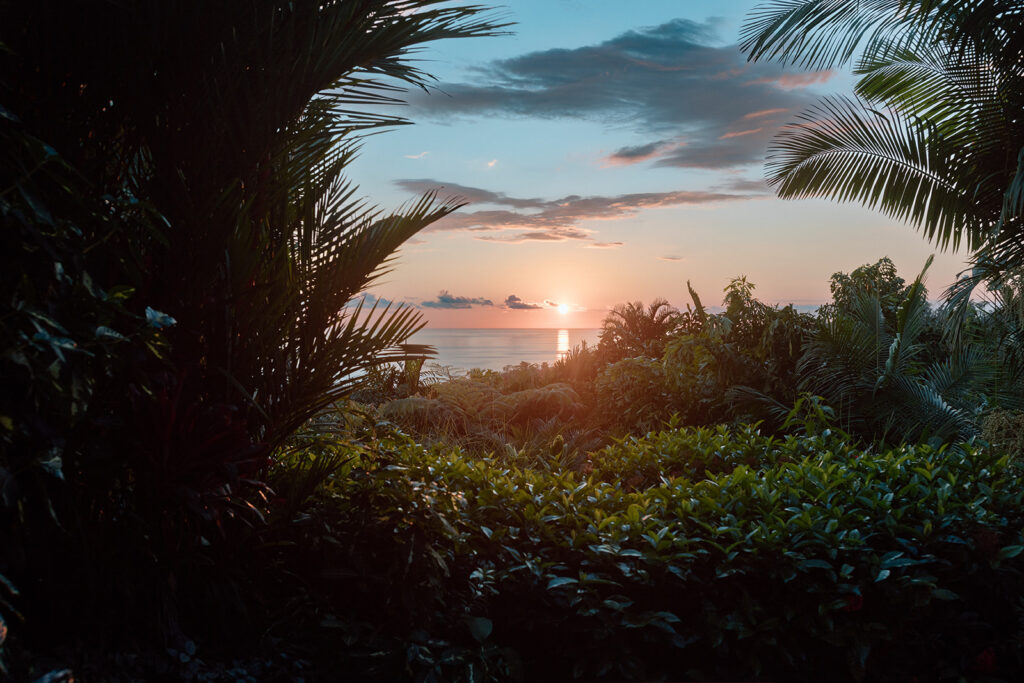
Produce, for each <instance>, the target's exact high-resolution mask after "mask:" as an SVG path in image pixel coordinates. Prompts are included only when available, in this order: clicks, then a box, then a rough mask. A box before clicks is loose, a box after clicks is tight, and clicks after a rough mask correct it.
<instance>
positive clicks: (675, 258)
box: [658, 256, 683, 261]
mask: <svg viewBox="0 0 1024 683" xmlns="http://www.w3.org/2000/svg"><path fill="white" fill-rule="evenodd" d="M658 258H659V259H661V260H662V261H682V260H683V257H682V256H659V257H658Z"/></svg>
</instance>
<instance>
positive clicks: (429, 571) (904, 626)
mask: <svg viewBox="0 0 1024 683" xmlns="http://www.w3.org/2000/svg"><path fill="white" fill-rule="evenodd" d="M376 450H377V451H378V452H379V455H377V456H370V455H368V454H365V453H364V455H363V456H361V458H362V459H361V460H360V461H359V462H358V463H357V464H356V465H355V466H354V467H353V469H352V470H351V472H350V474H349V476H347V477H345V478H343V479H339V480H337V481H336V482H335V483H334V484H332V487H330V488H328V489H325V490H324V491H323V492H322V493H321V496H320V498H319V499H318V502H317V504H316V508H315V514H314V515H313V518H314V519H317V520H319V521H318V522H317V524H321V525H323V527H322V528H321V531H320V532H318V533H319V534H320V540H319V541H316V542H312V541H310V542H309V543H308V544H307V542H306V541H303V543H302V544H301V545H303V546H304V547H306V546H307V545H308V546H309V547H317V548H320V552H324V553H325V554H324V555H322V556H320V557H318V558H316V560H315V561H312V560H310V561H306V562H305V563H304V566H305V567H307V569H301V568H299V569H298V570H297V571H298V572H299V574H300V575H301V574H302V573H303V572H305V573H306V574H307V575H308V573H309V571H310V569H308V568H309V567H320V568H330V571H331V572H334V573H335V574H344V573H345V572H348V571H349V570H351V571H352V572H354V575H353V576H349V578H347V579H345V581H344V582H342V583H336V584H335V585H334V587H332V586H331V585H328V584H329V583H330V582H324V581H321V582H320V588H321V590H323V591H324V592H323V593H322V594H321V600H322V601H323V602H322V603H321V604H322V605H337V606H338V607H337V608H336V609H339V610H341V609H342V608H344V609H347V610H349V612H348V613H349V614H360V613H361V614H366V615H370V614H375V615H376V617H373V618H376V619H379V620H380V623H388V624H391V625H392V627H393V629H395V630H393V631H392V632H394V633H402V632H403V629H405V632H406V633H408V632H409V629H412V625H411V624H412V623H413V622H415V623H416V624H421V625H424V626H423V628H427V625H429V630H430V633H431V636H432V637H434V638H435V639H436V641H437V642H439V643H442V642H443V643H446V645H445V647H451V648H455V650H458V651H459V652H463V653H468V652H474V653H479V652H480V651H481V647H482V646H483V645H484V644H486V645H493V646H494V647H499V646H500V648H499V650H500V651H501V652H503V653H504V654H502V655H501V656H500V658H499V659H500V661H501V662H503V663H504V664H502V666H503V667H506V668H509V667H511V668H514V667H513V666H512V665H511V664H509V663H510V662H513V661H514V660H515V659H516V657H515V656H513V655H511V654H509V652H508V650H507V649H505V650H501V648H510V649H511V650H512V651H514V652H515V653H517V657H518V658H519V659H521V661H522V663H523V666H524V667H525V670H526V674H525V676H526V678H527V679H528V680H567V679H569V678H571V677H573V676H584V677H587V678H590V679H596V678H609V677H610V678H613V679H650V680H657V679H670V680H687V679H690V680H693V679H696V680H707V679H755V678H761V679H775V680H825V679H828V680H883V681H888V680H893V681H897V680H901V681H905V680H907V679H909V678H911V677H913V676H916V677H918V678H919V679H921V680H927V679H939V678H951V677H952V678H955V677H958V676H964V677H970V676H974V675H977V674H979V672H982V673H984V670H985V667H988V669H987V670H988V672H990V673H993V674H996V675H998V676H1000V677H1002V678H1004V679H1013V678H1015V677H1017V676H1019V675H1020V674H1021V673H1022V672H1024V666H1022V662H1021V659H1020V655H1019V654H1018V647H1017V643H1018V642H1019V641H1018V638H1020V637H1021V636H1022V635H1024V634H1022V633H1021V627H1020V621H1019V619H1020V617H1021V616H1024V612H1022V610H1021V604H1020V599H1019V595H1020V594H1021V592H1022V589H1024V586H1022V581H1021V574H1020V570H1021V569H1022V568H1024V555H1022V554H1021V551H1022V550H1024V545H1022V538H1021V528H1022V526H1024V521H1022V518H1021V502H1022V499H1024V486H1022V485H1021V484H1024V481H1022V480H1021V479H1022V478H1021V475H1020V473H1019V472H1017V471H1016V470H1014V469H1011V468H1010V467H1009V460H1008V459H1007V458H1006V457H996V456H993V455H990V454H987V453H985V452H979V451H976V450H973V449H971V448H969V447H966V448H965V451H966V456H964V455H962V454H959V453H953V452H951V451H947V450H935V449H932V448H929V447H925V446H908V447H904V448H900V449H895V450H892V451H886V452H884V453H875V452H871V451H861V450H856V449H853V448H851V447H850V446H849V445H847V444H845V443H844V442H843V441H842V440H841V439H840V438H837V437H835V436H822V435H819V436H814V437H805V438H797V437H788V438H786V439H781V440H780V439H773V438H771V437H765V436H761V435H759V434H757V433H756V431H755V430H753V429H749V428H748V429H741V430H739V431H736V432H730V431H728V430H725V429H724V428H722V429H716V430H681V431H680V430H669V431H665V432H661V433H659V434H654V435H650V436H649V437H646V438H644V439H633V440H630V441H624V442H622V443H618V444H616V445H614V446H612V447H610V448H609V449H606V450H605V451H602V452H601V453H599V454H597V456H596V457H595V461H594V473H593V476H590V477H587V478H585V479H580V478H578V477H577V476H576V475H575V474H573V473H572V472H547V471H542V470H537V469H517V468H513V467H507V466H502V465H498V464H497V463H496V462H492V461H488V460H486V459H470V458H467V457H466V456H465V455H463V454H462V453H461V452H459V451H457V450H443V449H433V450H426V449H424V448H422V447H420V446H416V445H414V444H411V443H409V444H404V445H403V444H400V443H396V444H392V445H391V446H388V447H385V448H381V447H377V448H376ZM629 472H640V473H642V474H643V478H642V479H641V480H640V481H635V482H632V483H630V484H626V483H624V482H622V481H621V478H622V477H624V476H626V474H627V473H629ZM366 510H373V511H374V514H373V515H366V514H365V511H366ZM327 541H330V542H327ZM355 577H361V578H355ZM346 582H347V583H346ZM343 585H344V589H341V587H342V586H343ZM371 589H372V590H373V591H377V593H376V596H375V597H374V598H373V599H372V600H371V599H370V598H369V597H368V594H367V591H370V590H371ZM442 603H443V604H442ZM322 609H326V607H322ZM360 610H362V611H360ZM374 610H376V611H374ZM339 613H340V612H339ZM367 618H371V617H369V616H367ZM467 619H485V620H486V621H487V623H488V624H489V625H490V629H489V630H488V634H487V636H486V638H485V640H484V641H483V643H481V642H478V641H476V640H474V638H473V637H472V635H471V634H470V633H469V629H467V627H466V623H467V621H466V620H467ZM460 648H461V649H460ZM474 648H475V649H474ZM492 652H493V651H492ZM466 656H469V655H466ZM473 656H477V655H473ZM467 661H468V660H467ZM492 661H493V660H492ZM979 667H980V668H979ZM510 670H511V669H510Z"/></svg>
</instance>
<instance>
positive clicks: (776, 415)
mask: <svg viewBox="0 0 1024 683" xmlns="http://www.w3.org/2000/svg"><path fill="white" fill-rule="evenodd" d="M930 264H931V259H929V261H928V263H927V264H926V265H925V268H924V270H923V271H922V272H921V274H920V275H918V277H917V278H916V279H915V280H914V282H913V283H911V285H910V286H909V287H908V288H907V289H906V290H905V291H904V292H903V293H902V295H901V296H900V300H899V302H898V306H897V309H896V314H895V317H894V319H890V317H889V316H887V315H886V311H885V306H884V301H883V299H882V298H881V297H880V292H878V291H868V290H859V291H854V292H853V293H852V294H850V295H849V297H848V299H847V303H846V305H844V306H837V307H834V308H833V310H832V312H831V313H830V314H827V315H824V316H822V317H821V318H820V323H819V327H818V329H817V330H816V331H815V332H814V333H813V334H812V335H811V336H810V337H809V338H808V340H807V341H806V342H805V344H804V347H803V353H802V355H801V357H800V360H799V362H798V364H797V375H798V377H799V379H798V382H797V389H798V391H799V392H801V393H802V394H804V395H807V396H815V397H819V398H821V399H824V403H825V404H827V405H828V406H830V407H831V408H833V409H834V410H835V411H836V418H837V420H838V422H839V426H840V427H842V428H843V429H844V430H846V431H849V432H851V433H854V434H856V435H858V436H861V437H863V438H866V439H868V440H876V439H877V440H882V441H886V442H890V443H899V442H901V441H907V440H911V441H920V440H928V441H931V442H933V443H935V444H941V443H948V442H956V441H963V440H966V439H969V438H971V437H973V436H976V435H977V434H978V433H979V420H978V417H979V411H980V410H982V409H983V408H984V407H985V406H986V405H988V404H995V405H1008V406H1015V405H1017V403H1018V401H1019V396H1020V386H1019V384H1017V385H1013V384H1011V383H1008V382H1005V381H1001V380H1002V379H1003V378H1001V377H1000V372H1001V370H1000V366H1001V363H1000V361H999V358H998V356H997V354H996V353H995V352H994V351H995V350H994V349H993V348H992V347H991V346H986V345H984V344H965V345H963V346H962V347H961V348H960V349H957V350H954V351H953V352H951V353H949V354H945V355H944V356H943V357H941V358H938V359H935V358H930V357H929V355H930V352H932V351H934V349H930V348H929V346H930V345H929V343H928V340H927V333H928V329H929V327H931V326H932V325H933V323H932V321H931V320H930V316H931V312H930V310H929V306H928V303H927V300H926V290H925V288H924V283H923V279H924V274H925V272H926V271H927V269H928V266H929V265H930ZM730 398H731V399H732V400H733V401H734V403H736V404H738V405H740V406H742V407H743V408H744V409H745V410H747V411H750V412H751V413H753V414H755V415H757V416H759V417H764V418H767V419H769V420H771V421H773V422H775V423H778V422H781V421H782V419H783V418H785V416H786V414H787V413H788V412H789V410H790V408H789V406H787V405H785V404H783V403H781V402H779V401H778V400H777V399H774V398H771V397H769V396H767V395H765V394H764V393H762V392H760V391H757V390H755V389H752V388H750V387H735V388H734V389H733V390H732V391H731V393H730Z"/></svg>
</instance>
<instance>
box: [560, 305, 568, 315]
mask: <svg viewBox="0 0 1024 683" xmlns="http://www.w3.org/2000/svg"><path fill="white" fill-rule="evenodd" d="M558 312H559V313H561V314H562V315H565V314H566V313H568V312H569V304H558Z"/></svg>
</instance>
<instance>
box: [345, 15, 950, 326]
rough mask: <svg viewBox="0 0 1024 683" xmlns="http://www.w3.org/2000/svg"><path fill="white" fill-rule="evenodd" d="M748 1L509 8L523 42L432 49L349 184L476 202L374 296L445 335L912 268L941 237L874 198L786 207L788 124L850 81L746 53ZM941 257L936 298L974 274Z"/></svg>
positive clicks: (933, 277) (379, 199)
mask: <svg viewBox="0 0 1024 683" xmlns="http://www.w3.org/2000/svg"><path fill="white" fill-rule="evenodd" d="M756 4H757V3H756V2H753V1H751V0H717V1H716V2H714V3H710V2H692V1H686V0H634V2H630V3H623V2H613V1H606V0H513V2H511V3H510V4H509V6H506V7H505V8H502V9H500V10H499V11H498V14H499V16H501V17H507V18H508V19H511V20H513V21H515V22H517V24H516V26H515V27H513V29H512V30H513V31H514V35H509V36H503V37H494V38H486V39H474V40H464V41H447V42H443V43H438V44H435V45H434V46H433V47H431V48H430V49H429V50H427V51H425V52H423V53H422V54H420V55H419V58H421V59H424V60H429V61H427V62H425V63H424V65H423V66H424V67H425V69H426V70H427V71H428V72H430V73H432V74H433V75H435V76H436V77H437V78H438V85H437V89H435V90H434V91H433V92H431V93H429V94H424V93H410V94H409V95H408V99H409V106H408V107H406V108H405V109H404V111H403V114H404V115H405V116H407V117H408V118H410V119H412V120H413V121H414V122H415V125H413V126H406V127H402V128H400V129H398V130H395V131H391V132H388V133H385V134H382V135H376V136H372V137H371V138H369V139H368V140H367V141H366V143H365V144H364V146H363V151H362V156H361V158H360V159H359V160H358V161H357V162H356V163H355V164H354V165H353V167H352V171H351V174H352V177H353V179H354V180H355V181H357V182H358V183H359V184H360V186H361V190H362V193H363V194H365V195H366V196H367V197H368V198H369V200H370V201H372V202H373V203H375V204H377V205H379V206H381V207H382V208H396V207H398V206H400V205H401V204H402V203H403V202H407V201H410V200H411V199H413V198H415V197H416V196H417V195H418V194H420V193H422V192H424V191H427V190H433V189H436V190H439V191H440V193H441V194H442V195H443V196H449V195H457V196H460V197H462V198H464V199H465V200H466V201H468V202H470V204H469V205H468V206H466V207H464V208H463V209H461V210H460V211H459V212H457V213H456V214H454V215H453V216H450V217H449V218H447V219H445V220H443V221H440V222H438V223H436V224H434V225H433V226H431V227H430V228H428V229H427V230H426V231H424V232H422V233H421V234H420V235H419V236H418V237H417V238H415V239H414V240H412V241H411V242H410V243H408V244H407V246H406V247H405V248H403V250H402V252H401V256H400V258H399V259H398V260H397V262H396V263H395V267H394V270H393V272H392V273H390V274H389V275H388V276H387V278H386V279H385V281H383V282H382V283H380V284H379V285H377V286H375V287H374V288H373V289H372V290H371V292H370V293H369V294H370V295H371V297H380V298H384V299H387V300H391V301H397V302H404V303H407V304H410V305H415V306H418V307H419V308H421V309H422V311H423V312H424V314H425V316H426V318H427V319H428V320H429V322H430V326H431V327H438V328H441V327H562V328H565V327H569V328H574V327H597V326H599V325H600V321H601V319H602V318H603V317H604V316H605V315H606V313H607V310H608V309H609V308H610V307H611V306H612V305H614V304H616V303H621V302H624V301H630V300H638V299H639V300H643V301H645V302H650V301H651V300H652V299H653V298H655V297H659V296H661V297H665V298H667V299H668V300H669V301H670V302H671V303H672V304H673V305H675V306H678V307H680V308H682V307H685V305H686V303H688V302H689V296H688V294H687V292H686V281H687V280H690V281H691V282H692V284H693V286H694V288H695V289H696V290H697V292H698V293H699V294H700V295H701V297H702V299H703V301H704V302H705V304H714V303H719V302H720V301H721V298H722V288H723V287H725V285H726V284H727V283H728V282H729V280H730V278H732V277H734V276H737V275H746V276H747V278H748V279H749V280H750V281H752V282H754V283H755V284H756V285H757V289H756V290H755V293H756V294H757V295H758V296H759V298H761V299H762V300H764V301H768V302H771V303H782V304H786V303H794V304H798V305H802V306H810V305H817V304H820V303H823V302H824V301H825V300H826V299H827V298H828V295H829V290H828V279H829V276H830V275H831V274H832V273H834V272H836V271H838V270H843V271H850V270H852V269H854V268H856V267H857V266H860V265H862V264H865V263H869V262H874V261H876V260H878V259H879V258H880V257H882V256H886V255H888V256H889V257H890V258H892V259H893V261H895V263H896V265H897V267H898V268H899V270H900V273H901V275H903V276H904V277H905V278H906V279H908V280H909V279H912V278H913V277H914V276H915V275H916V273H917V272H918V271H919V270H920V268H921V267H922V266H923V264H924V261H925V259H926V258H927V256H928V255H929V254H931V253H934V252H935V251H936V249H935V248H934V247H931V246H930V245H929V244H928V243H927V242H925V241H924V239H923V238H922V237H921V236H920V235H919V234H918V233H916V232H915V231H914V230H913V229H911V228H910V227H907V226H906V225H902V224H899V223H896V222H895V221H892V220H889V219H887V218H886V217H884V216H883V215H881V214H878V213H874V212H871V211H868V210H866V209H863V208H861V207H859V206H856V205H839V204H834V203H830V202H825V201H818V200H814V201H781V200H778V199H775V198H774V197H773V195H772V193H771V192H770V190H769V189H768V188H767V186H765V185H764V183H763V180H762V178H763V177H764V158H765V154H766V151H767V147H768V144H769V142H770V140H771V138H772V135H773V134H774V133H775V132H776V131H777V130H778V129H779V127H780V126H782V125H784V124H785V123H786V122H787V121H790V120H792V119H793V118H794V117H795V115H796V114H797V113H798V112H799V111H800V110H801V109H803V108H805V107H806V106H808V105H809V104H810V103H812V102H813V101H814V100H816V99H817V98H818V97H820V96H821V95H823V94H828V93H832V92H847V93H848V92H849V91H850V89H851V84H852V78H851V77H850V75H849V74H848V73H844V72H839V73H831V72H815V73H807V72H798V71H793V70H783V69H782V68H780V67H778V66H776V65H770V64H749V63H747V61H746V59H745V57H744V55H743V54H741V53H740V51H739V48H738V47H737V42H738V35H739V29H740V26H741V24H742V22H743V18H744V15H745V14H746V13H747V12H749V11H750V10H751V9H753V8H754V7H755V6H756ZM963 262H964V257H963V255H958V254H948V253H947V254H941V253H940V254H938V255H937V257H936V260H935V264H934V265H933V266H932V268H931V270H930V271H929V277H928V284H929V290H930V293H931V297H932V298H937V297H938V296H939V295H940V294H941V292H942V290H943V289H944V288H945V287H946V286H947V285H948V284H949V283H950V282H952V280H953V278H954V276H955V274H956V273H957V272H958V271H959V270H961V269H962V267H963Z"/></svg>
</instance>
